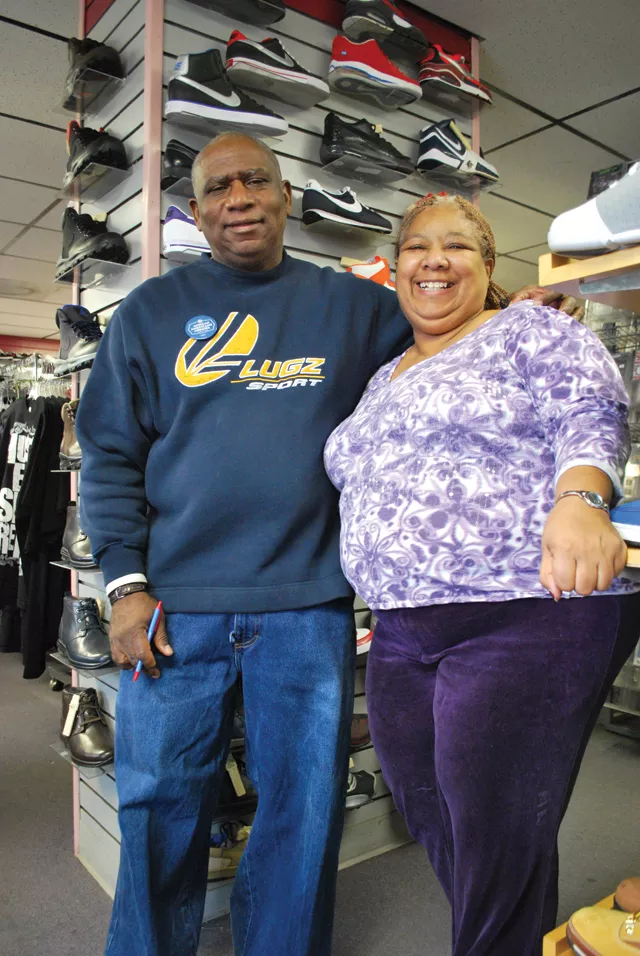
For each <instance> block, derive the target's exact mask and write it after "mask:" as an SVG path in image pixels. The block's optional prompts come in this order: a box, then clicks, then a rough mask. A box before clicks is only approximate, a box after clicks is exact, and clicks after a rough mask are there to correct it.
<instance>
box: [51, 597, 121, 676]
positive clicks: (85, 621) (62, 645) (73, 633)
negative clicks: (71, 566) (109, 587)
mask: <svg viewBox="0 0 640 956" xmlns="http://www.w3.org/2000/svg"><path fill="white" fill-rule="evenodd" d="M58 650H59V651H61V652H62V653H63V654H64V655H65V656H66V657H68V658H69V663H70V664H71V666H72V667H78V668H80V669H81V670H87V669H88V670H92V669H94V668H97V667H108V666H109V665H110V664H112V663H113V662H112V660H111V649H110V647H109V638H108V636H107V632H106V631H105V629H104V627H103V626H102V621H101V620H100V615H99V614H98V604H97V602H96V600H95V599H94V598H76V597H73V596H72V595H71V594H65V596H64V605H63V610H62V617H61V619H60V627H59V629H58Z"/></svg>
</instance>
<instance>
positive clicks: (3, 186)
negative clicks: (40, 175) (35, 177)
mask: <svg viewBox="0 0 640 956" xmlns="http://www.w3.org/2000/svg"><path fill="white" fill-rule="evenodd" d="M0 123H2V120H1V119H0ZM57 195H58V193H57V190H55V189H47V188H46V187H44V186H32V185H31V184H30V183H21V182H17V181H16V180H15V179H3V178H2V176H0V209H1V210H2V215H3V218H4V219H6V220H10V221H11V222H22V223H24V224H25V225H26V224H27V223H29V222H31V221H32V220H33V219H35V218H36V216H38V215H39V214H40V213H41V212H43V211H44V210H45V209H46V208H47V207H48V206H50V205H51V203H52V202H54V200H55V199H56V197H57ZM61 217H62V213H60V217H59V218H58V226H59V224H60V218H61Z"/></svg>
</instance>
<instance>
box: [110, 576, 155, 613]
mask: <svg viewBox="0 0 640 956" xmlns="http://www.w3.org/2000/svg"><path fill="white" fill-rule="evenodd" d="M147 589H148V585H147V582H146V581H131V582H130V583H129V584H120V585H118V587H116V588H113V590H111V591H109V594H108V598H109V602H110V604H111V607H113V605H114V604H116V603H117V602H118V601H121V600H122V598H125V597H128V596H129V595H130V594H138V593H139V592H141V591H147Z"/></svg>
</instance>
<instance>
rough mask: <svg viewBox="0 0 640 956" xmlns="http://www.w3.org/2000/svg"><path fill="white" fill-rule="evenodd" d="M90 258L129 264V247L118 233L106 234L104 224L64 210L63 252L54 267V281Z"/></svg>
mask: <svg viewBox="0 0 640 956" xmlns="http://www.w3.org/2000/svg"><path fill="white" fill-rule="evenodd" d="M89 258H92V259H101V260H102V261H103V262H121V263H125V262H128V260H129V247H128V246H127V243H126V241H125V239H124V238H123V237H122V236H121V235H120V233H118V232H108V231H107V225H106V223H104V222H99V221H97V220H95V219H92V218H91V216H90V215H89V213H86V212H85V213H78V212H76V211H75V209H73V208H72V207H71V206H67V208H66V209H65V211H64V215H63V217H62V252H61V253H60V258H59V259H58V262H57V265H56V279H59V278H60V276H62V275H64V274H65V272H69V270H70V269H75V267H76V266H79V265H80V263H81V262H84V260H85V259H89Z"/></svg>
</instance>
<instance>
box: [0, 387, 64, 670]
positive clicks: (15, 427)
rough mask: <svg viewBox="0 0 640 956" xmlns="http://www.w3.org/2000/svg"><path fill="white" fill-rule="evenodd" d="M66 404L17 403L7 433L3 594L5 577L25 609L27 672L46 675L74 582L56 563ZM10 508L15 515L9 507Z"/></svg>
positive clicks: (2, 459) (3, 445) (0, 466)
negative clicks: (60, 457) (8, 517)
mask: <svg viewBox="0 0 640 956" xmlns="http://www.w3.org/2000/svg"><path fill="white" fill-rule="evenodd" d="M63 403H64V400H61V399H56V398H37V399H33V400H28V399H21V400H19V401H17V402H14V405H13V406H12V407H11V410H10V413H9V417H8V419H7V422H6V424H5V427H4V430H3V433H2V438H1V439H0V474H2V475H3V478H2V487H0V502H1V501H2V497H1V496H2V494H3V493H4V495H5V498H6V499H7V501H8V502H9V503H10V510H11V524H12V527H11V528H9V527H5V528H4V534H3V525H2V520H3V515H2V512H1V511H0V536H2V540H4V541H5V544H6V548H7V553H6V554H5V555H4V561H5V563H4V565H0V573H1V576H0V594H2V595H3V602H4V600H5V598H4V593H5V591H4V584H5V579H6V584H7V592H6V593H7V594H8V595H9V596H10V597H11V598H12V599H13V601H14V605H15V607H17V608H19V609H20V610H21V611H22V614H21V627H20V646H21V650H22V659H23V664H24V677H26V678H34V677H39V676H40V674H42V672H43V671H44V668H45V653H46V651H47V650H49V649H50V648H51V647H53V646H54V645H55V643H56V640H57V630H58V624H59V621H60V617H61V615H62V602H63V598H64V592H65V590H68V587H69V574H68V572H66V571H64V570H63V569H61V568H57V567H53V566H52V565H51V563H50V562H51V561H52V560H59V558H60V546H61V543H62V534H63V532H64V525H65V518H66V508H67V504H68V502H69V497H70V489H69V475H64V474H63V475H61V474H54V473H53V472H54V470H55V469H57V467H58V452H59V449H60V442H61V440H62V431H63V424H62V419H61V417H60V411H61V408H62V405H63ZM5 512H6V515H8V514H9V510H8V508H7V509H5ZM7 524H8V522H7V521H6V519H5V525H7ZM2 556H3V552H2V544H1V543H0V559H2ZM20 565H21V570H22V574H21V575H20V576H19V568H20ZM11 572H13V574H14V575H15V577H14V578H13V579H12V578H11V577H10V574H11ZM3 616H4V610H3Z"/></svg>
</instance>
